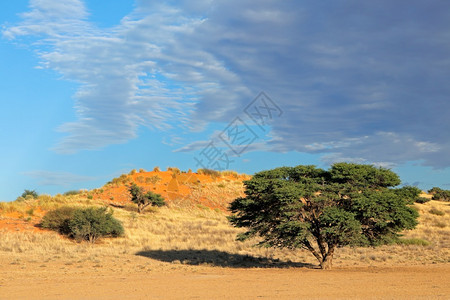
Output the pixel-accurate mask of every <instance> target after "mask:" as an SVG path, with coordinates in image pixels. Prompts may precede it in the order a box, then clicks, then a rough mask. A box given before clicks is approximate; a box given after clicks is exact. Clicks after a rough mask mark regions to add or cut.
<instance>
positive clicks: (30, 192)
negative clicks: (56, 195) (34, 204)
mask: <svg viewBox="0 0 450 300" xmlns="http://www.w3.org/2000/svg"><path fill="white" fill-rule="evenodd" d="M30 196H31V198H33V199H36V198H37V197H38V196H39V195H38V193H37V192H36V191H35V190H25V191H24V192H23V193H22V195H21V197H22V198H25V199H29V198H30Z"/></svg>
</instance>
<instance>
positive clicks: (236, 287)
mask: <svg viewBox="0 0 450 300" xmlns="http://www.w3.org/2000/svg"><path fill="white" fill-rule="evenodd" d="M0 263H1V264H0V266H1V269H0V299H260V298H263V299H264V298H265V299H300V298H302V299H330V298H333V299H350V298H351V299H450V284H449V282H450V264H436V265H424V266H410V267H408V266H398V267H348V268H340V269H334V270H331V271H323V270H318V269H312V268H306V267H304V268H284V269H283V268H281V269H280V268H232V267H226V268H223V267H217V266H216V267H214V266H203V265H201V266H193V265H182V264H173V263H167V262H164V261H158V260H155V259H151V258H148V257H140V256H136V255H121V256H120V257H116V258H99V259H98V260H93V261H83V262H79V263H77V262H72V261H67V260H66V261H65V260H58V259H57V260H55V261H46V262H42V261H39V260H33V259H30V258H27V257H26V256H24V258H23V259H17V258H15V259H14V260H12V259H11V258H9V257H8V256H7V255H6V254H1V255H0Z"/></svg>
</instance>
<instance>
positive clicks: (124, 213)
mask: <svg viewBox="0 0 450 300" xmlns="http://www.w3.org/2000/svg"><path fill="white" fill-rule="evenodd" d="M227 184H228V183H226V184H225V186H224V187H222V186H220V187H219V186H218V185H211V186H209V190H210V193H211V195H216V193H217V195H219V194H220V191H222V192H223V190H224V189H225V191H227V189H231V186H232V185H234V183H229V185H230V186H227ZM194 195H195V194H194ZM76 197H78V198H76ZM82 197H83V196H69V197H67V198H65V199H63V198H62V197H61V198H59V197H56V201H57V203H50V201H49V200H48V199H47V205H48V206H49V207H53V206H54V205H61V204H71V205H72V204H73V205H75V202H76V201H75V202H74V199H75V198H76V199H77V200H80V199H81V198H82ZM36 202H38V203H39V204H40V205H42V204H43V199H38V200H36ZM92 204H93V203H91V202H90V201H89V200H88V199H85V200H82V201H81V200H80V201H79V202H77V203H76V205H80V206H81V205H83V206H85V205H92ZM30 206H32V205H31V204H30V203H29V204H28V206H25V204H22V203H13V204H10V206H8V207H6V208H5V206H4V205H3V206H2V209H3V210H5V209H6V210H8V209H9V210H12V207H13V208H14V209H17V210H20V211H26V209H29V207H30ZM416 207H417V208H418V210H419V212H420V218H419V225H418V226H417V228H416V229H415V230H413V231H408V232H405V233H404V237H403V238H404V239H419V241H421V240H426V241H428V242H429V245H426V246H423V245H420V243H415V242H414V241H413V244H412V245H389V246H382V247H378V248H342V249H338V251H336V254H335V260H334V265H335V266H337V267H339V266H341V267H345V266H367V265H410V264H413V265H417V264H433V263H445V262H450V204H449V203H445V202H438V201H430V202H428V203H426V204H416ZM433 210H438V211H442V212H444V215H436V214H432V213H430V211H433ZM114 215H115V217H117V218H118V219H120V220H121V221H122V222H123V224H124V227H125V236H124V237H121V238H117V239H103V240H101V241H100V243H98V244H95V245H89V244H88V243H76V242H74V241H71V240H68V239H66V238H63V237H60V236H59V235H58V234H56V233H53V232H43V233H33V232H9V231H2V232H0V252H4V253H8V255H9V256H10V258H11V259H20V258H22V259H24V257H34V259H37V260H39V261H46V260H48V259H49V258H51V259H62V260H64V261H65V262H68V263H70V262H73V261H92V260H95V261H97V260H98V261H101V260H102V259H103V258H105V257H115V258H116V259H118V260H120V259H121V257H122V258H125V256H127V255H136V254H137V255H141V256H148V257H151V258H154V259H156V260H160V261H162V262H171V263H175V264H177V263H179V264H187V265H197V264H209V265H216V266H225V267H227V266H230V267H233V266H266V267H267V266H300V265H302V264H314V265H315V264H316V262H315V260H314V258H313V257H312V255H311V254H310V253H309V252H307V251H303V250H297V251H290V250H279V249H265V248H255V247H252V242H244V243H242V242H237V241H235V238H236V234H237V233H238V232H239V231H240V230H239V229H236V228H233V227H232V226H230V224H229V223H228V221H227V219H226V213H224V212H223V211H221V210H214V209H209V208H207V207H191V208H188V207H175V206H174V205H172V207H163V208H152V209H150V210H149V211H148V212H146V213H145V214H141V215H139V214H137V213H136V212H134V211H130V210H129V209H117V208H115V209H114ZM124 255H125V256H124Z"/></svg>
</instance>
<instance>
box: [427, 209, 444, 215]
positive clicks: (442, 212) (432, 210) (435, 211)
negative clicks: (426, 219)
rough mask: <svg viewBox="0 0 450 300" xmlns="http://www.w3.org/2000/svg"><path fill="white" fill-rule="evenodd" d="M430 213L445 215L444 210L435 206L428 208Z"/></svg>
mask: <svg viewBox="0 0 450 300" xmlns="http://www.w3.org/2000/svg"><path fill="white" fill-rule="evenodd" d="M430 214H432V215H435V216H445V212H444V211H442V210H439V209H437V208H435V207H433V208H432V209H430Z"/></svg>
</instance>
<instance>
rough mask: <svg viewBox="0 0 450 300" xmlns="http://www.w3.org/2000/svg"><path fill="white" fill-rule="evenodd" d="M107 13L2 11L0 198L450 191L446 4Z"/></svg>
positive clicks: (172, 6)
mask: <svg viewBox="0 0 450 300" xmlns="http://www.w3.org/2000/svg"><path fill="white" fill-rule="evenodd" d="M105 3H106V2H104V1H94V0H85V1H82V0H64V1H57V2H56V1H50V0H30V1H24V0H17V1H2V3H1V4H0V26H1V35H0V57H1V59H0V97H1V101H0V116H1V117H0V126H1V127H0V128H1V130H0V138H1V144H0V164H1V166H2V168H1V169H0V180H1V182H2V185H1V187H2V188H1V189H0V200H2V201H9V200H14V199H15V198H16V197H17V196H18V195H20V194H21V193H22V191H23V190H24V189H35V190H37V191H38V192H40V193H50V194H55V193H58V192H64V191H67V190H72V189H81V188H86V189H91V188H95V187H99V186H101V185H103V184H104V183H105V182H107V181H109V180H110V179H111V178H113V177H116V176H118V175H120V174H121V173H125V172H129V171H130V170H131V169H135V168H136V169H139V168H144V169H148V170H150V169H152V168H153V167H154V166H160V167H161V168H162V169H165V168H166V167H169V166H177V167H179V168H181V169H185V170H187V169H189V168H191V169H193V170H195V169H197V168H199V167H202V166H204V167H210V168H216V169H234V170H237V171H239V172H245V173H249V174H252V173H254V172H257V171H260V170H264V169H269V168H273V167H277V166H281V165H290V166H293V165H299V164H315V165H317V166H320V167H324V168H327V167H328V166H329V165H330V164H332V163H333V162H338V161H350V162H358V163H373V164H376V165H379V166H384V167H388V168H392V169H393V170H394V171H396V172H398V174H399V175H400V177H401V178H402V181H403V183H404V184H412V185H417V186H419V187H421V188H422V189H428V188H431V187H432V186H440V187H443V188H450V155H449V153H450V138H449V136H450V135H449V132H450V121H449V118H448V113H449V112H450V101H449V95H450V85H449V84H448V78H450V54H449V53H450V4H449V3H448V2H447V1H387V0H380V1H352V0H347V1H331V0H325V1H320V2H318V1H270V0H264V1H258V2H255V1H247V0H239V1H234V0H228V1H224V0H223V1H222V0H220V1H215V0H200V1H182V0H180V1H149V0H136V1H132V0H121V1H110V2H108V4H107V6H105V5H106V4H105ZM261 92H264V93H263V94H260V93H261Z"/></svg>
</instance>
